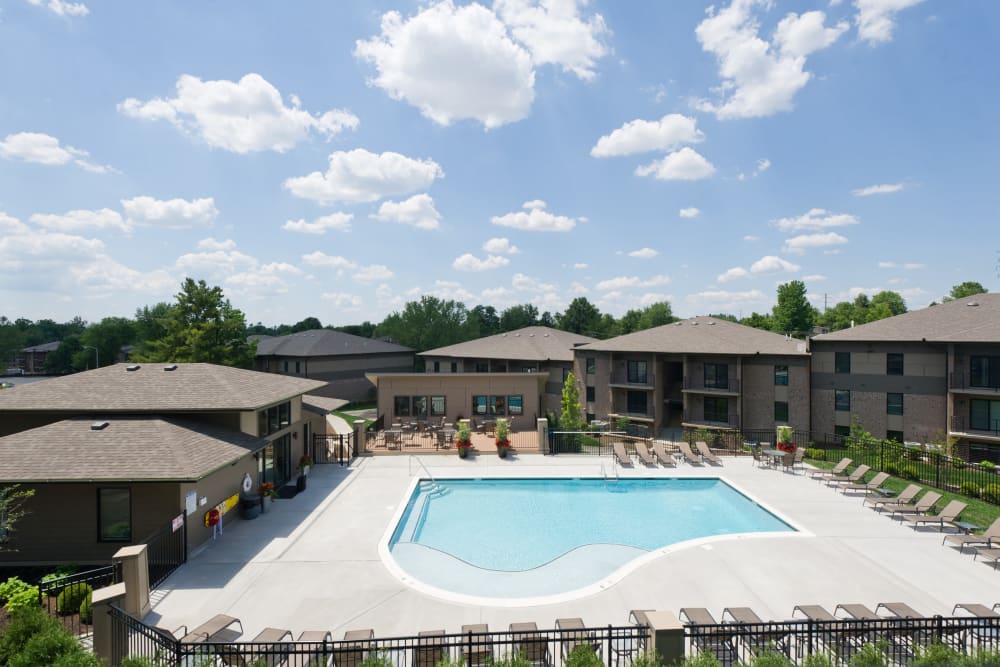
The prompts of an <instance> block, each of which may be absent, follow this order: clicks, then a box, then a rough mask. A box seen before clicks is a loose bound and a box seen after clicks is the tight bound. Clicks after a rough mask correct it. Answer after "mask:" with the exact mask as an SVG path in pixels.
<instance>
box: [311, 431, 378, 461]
mask: <svg viewBox="0 0 1000 667" xmlns="http://www.w3.org/2000/svg"><path fill="white" fill-rule="evenodd" d="M372 435H374V433H373V434H372ZM357 455H358V449H357V441H356V440H355V439H354V433H314V434H313V441H312V452H311V456H312V458H313V461H314V462H315V463H336V464H338V465H342V466H343V465H350V464H351V461H353V460H354V457H356V456H357Z"/></svg>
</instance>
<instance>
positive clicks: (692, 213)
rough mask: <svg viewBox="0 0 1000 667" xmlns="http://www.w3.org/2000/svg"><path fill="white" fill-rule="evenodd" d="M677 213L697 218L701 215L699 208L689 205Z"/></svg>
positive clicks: (685, 216)
mask: <svg viewBox="0 0 1000 667" xmlns="http://www.w3.org/2000/svg"><path fill="white" fill-rule="evenodd" d="M677 214H678V215H679V216H681V217H682V218H697V217H698V216H699V215H701V210H700V209H697V208H695V207H694V206H689V207H688V208H682V209H681V210H680V211H678V212H677Z"/></svg>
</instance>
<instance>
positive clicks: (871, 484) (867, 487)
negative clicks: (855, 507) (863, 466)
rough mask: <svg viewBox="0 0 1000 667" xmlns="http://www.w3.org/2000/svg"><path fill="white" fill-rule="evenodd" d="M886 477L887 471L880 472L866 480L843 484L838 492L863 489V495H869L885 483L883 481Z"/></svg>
mask: <svg viewBox="0 0 1000 667" xmlns="http://www.w3.org/2000/svg"><path fill="white" fill-rule="evenodd" d="M887 479H889V473H887V472H880V473H878V474H877V475H875V476H874V477H872V478H871V479H870V480H869V481H867V482H858V483H856V484H843V485H841V487H840V492H841V493H843V494H846V493H847V492H848V491H864V492H865V495H869V494H871V493H872V492H874V491H875V490H876V489H880V488H882V485H883V484H885V481H886V480H887Z"/></svg>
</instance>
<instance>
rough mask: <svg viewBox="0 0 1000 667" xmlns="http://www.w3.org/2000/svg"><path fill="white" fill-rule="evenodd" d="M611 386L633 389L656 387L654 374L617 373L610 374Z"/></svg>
mask: <svg viewBox="0 0 1000 667" xmlns="http://www.w3.org/2000/svg"><path fill="white" fill-rule="evenodd" d="M611 384H623V385H629V386H633V387H653V386H656V374H655V373H644V374H643V373H638V374H637V373H632V374H629V373H627V372H626V371H618V372H617V373H612V374H611Z"/></svg>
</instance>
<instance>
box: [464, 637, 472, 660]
mask: <svg viewBox="0 0 1000 667" xmlns="http://www.w3.org/2000/svg"><path fill="white" fill-rule="evenodd" d="M465 662H466V663H467V664H468V665H469V667H472V630H469V643H468V644H466V649H465Z"/></svg>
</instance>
